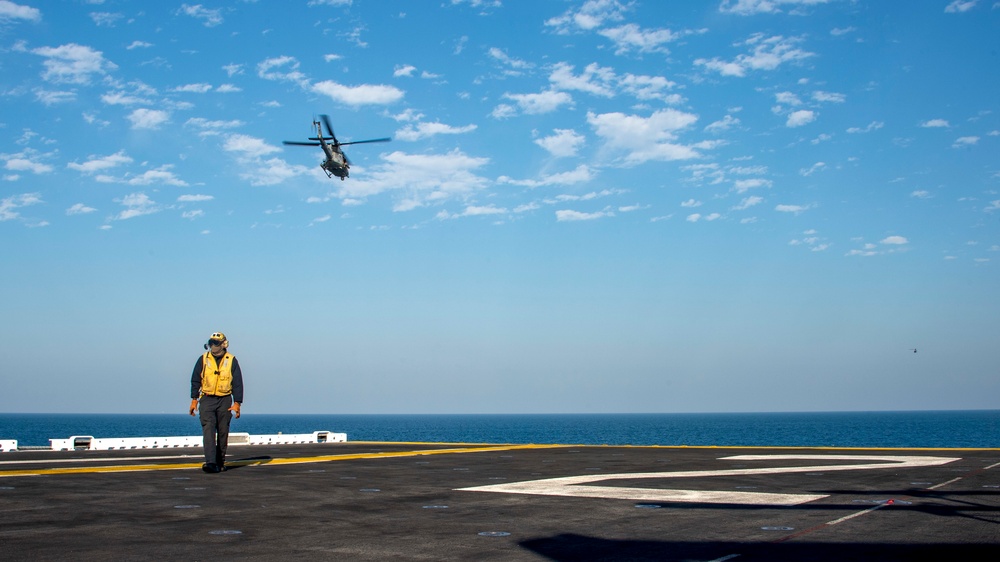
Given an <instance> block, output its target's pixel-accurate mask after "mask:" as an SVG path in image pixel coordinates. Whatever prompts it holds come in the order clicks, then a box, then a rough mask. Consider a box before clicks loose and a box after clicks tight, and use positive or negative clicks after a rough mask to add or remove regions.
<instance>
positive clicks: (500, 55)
mask: <svg viewBox="0 0 1000 562" xmlns="http://www.w3.org/2000/svg"><path fill="white" fill-rule="evenodd" d="M488 53H489V55H490V56H491V57H493V58H494V59H495V60H497V61H499V62H500V63H502V64H503V65H505V66H509V67H510V68H512V69H514V70H515V71H516V72H511V73H510V74H515V75H519V74H520V71H521V70H526V69H529V68H533V67H534V66H535V65H533V64H531V63H530V62H527V61H523V60H520V59H515V58H512V57H511V56H510V55H508V54H507V53H506V52H504V51H503V50H501V49H498V48H496V47H492V48H490V50H489V51H488Z"/></svg>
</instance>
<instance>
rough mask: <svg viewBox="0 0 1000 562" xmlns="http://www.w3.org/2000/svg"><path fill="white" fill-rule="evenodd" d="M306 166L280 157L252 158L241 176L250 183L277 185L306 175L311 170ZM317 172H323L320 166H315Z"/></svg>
mask: <svg viewBox="0 0 1000 562" xmlns="http://www.w3.org/2000/svg"><path fill="white" fill-rule="evenodd" d="M310 169H311V168H308V167H306V166H298V165H294V164H289V163H288V162H285V161H284V160H282V159H280V158H269V159H267V160H263V159H260V158H252V159H249V160H248V161H247V164H246V167H245V170H246V171H244V172H242V173H240V177H241V178H243V179H245V180H247V181H249V182H250V185H277V184H280V183H282V182H284V181H286V180H289V179H291V178H294V177H297V176H302V175H306V174H308V173H309V170H310ZM315 170H316V172H315V173H316V174H321V173H322V172H320V171H319V168H318V167H317V168H315Z"/></svg>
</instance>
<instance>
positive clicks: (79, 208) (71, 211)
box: [66, 203, 97, 215]
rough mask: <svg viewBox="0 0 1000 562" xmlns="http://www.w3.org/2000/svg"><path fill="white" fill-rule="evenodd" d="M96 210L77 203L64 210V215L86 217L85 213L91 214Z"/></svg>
mask: <svg viewBox="0 0 1000 562" xmlns="http://www.w3.org/2000/svg"><path fill="white" fill-rule="evenodd" d="M96 210H97V209H95V208H93V207H88V206H86V205H84V204H83V203H77V204H75V205H73V206H72V207H70V208H68V209H66V214H67V215H86V214H87V213H93V212H94V211H96Z"/></svg>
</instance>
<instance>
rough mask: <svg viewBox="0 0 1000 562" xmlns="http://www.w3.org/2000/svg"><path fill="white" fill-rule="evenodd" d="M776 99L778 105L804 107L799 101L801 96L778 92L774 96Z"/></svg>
mask: <svg viewBox="0 0 1000 562" xmlns="http://www.w3.org/2000/svg"><path fill="white" fill-rule="evenodd" d="M774 99H775V101H777V102H778V103H783V104H785V105H802V100H800V99H799V96H796V95H795V94H793V93H792V92H778V93H777V94H774Z"/></svg>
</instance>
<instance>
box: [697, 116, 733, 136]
mask: <svg viewBox="0 0 1000 562" xmlns="http://www.w3.org/2000/svg"><path fill="white" fill-rule="evenodd" d="M739 124H740V120H739V119H737V118H736V117H733V116H732V115H726V116H725V117H723V118H722V119H720V120H718V121H715V122H712V123H709V124H708V126H706V127H705V130H706V131H708V132H710V133H721V132H723V131H728V130H729V129H731V128H733V127H735V126H737V125H739Z"/></svg>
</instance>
